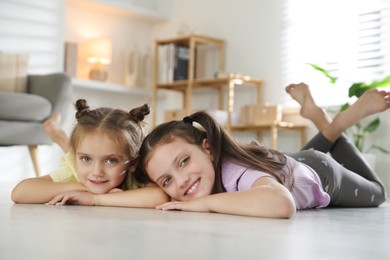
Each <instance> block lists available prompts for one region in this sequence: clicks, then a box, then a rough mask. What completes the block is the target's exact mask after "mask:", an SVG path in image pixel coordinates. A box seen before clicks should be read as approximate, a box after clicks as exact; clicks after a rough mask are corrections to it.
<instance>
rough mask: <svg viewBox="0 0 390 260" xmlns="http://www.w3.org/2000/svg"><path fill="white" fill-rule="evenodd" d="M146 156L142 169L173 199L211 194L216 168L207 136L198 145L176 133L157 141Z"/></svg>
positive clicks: (181, 199)
mask: <svg viewBox="0 0 390 260" xmlns="http://www.w3.org/2000/svg"><path fill="white" fill-rule="evenodd" d="M148 157H149V161H147V163H146V167H145V169H146V171H147V173H148V175H149V177H150V179H151V180H152V181H154V182H155V183H156V184H157V185H158V186H160V187H161V188H162V189H163V190H164V191H165V192H166V193H167V194H168V195H169V196H170V197H171V198H172V199H174V200H177V201H183V200H189V199H194V198H200V197H204V196H207V195H210V194H211V192H212V189H213V185H214V181H215V171H214V166H213V158H212V156H211V155H210V152H209V149H208V143H207V140H206V139H205V140H204V141H203V145H202V147H199V146H197V145H194V144H190V143H188V142H186V141H185V140H184V139H182V138H178V137H177V138H174V139H173V141H172V142H169V143H162V144H158V145H157V146H156V147H154V149H152V150H151V154H150V155H148Z"/></svg>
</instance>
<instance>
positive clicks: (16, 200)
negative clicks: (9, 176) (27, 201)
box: [11, 187, 22, 203]
mask: <svg viewBox="0 0 390 260" xmlns="http://www.w3.org/2000/svg"><path fill="white" fill-rule="evenodd" d="M21 199H22V196H20V195H19V192H18V189H17V187H15V188H14V189H13V190H12V192H11V200H12V201H13V202H14V203H22V200H21Z"/></svg>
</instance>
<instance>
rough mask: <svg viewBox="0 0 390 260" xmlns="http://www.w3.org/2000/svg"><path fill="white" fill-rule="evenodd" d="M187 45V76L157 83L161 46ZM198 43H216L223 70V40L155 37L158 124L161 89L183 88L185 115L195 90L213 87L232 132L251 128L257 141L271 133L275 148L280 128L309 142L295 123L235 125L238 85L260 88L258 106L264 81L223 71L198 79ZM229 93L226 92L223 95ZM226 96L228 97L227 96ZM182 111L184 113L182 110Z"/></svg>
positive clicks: (205, 37) (190, 108) (179, 89)
mask: <svg viewBox="0 0 390 260" xmlns="http://www.w3.org/2000/svg"><path fill="white" fill-rule="evenodd" d="M168 44H174V45H186V46H188V49H189V61H188V72H187V73H188V75H187V76H188V77H187V78H188V79H187V80H179V81H173V82H169V83H161V82H158V75H159V74H158V73H159V69H160V68H159V62H158V58H159V57H160V56H159V46H161V45H168ZM199 44H210V45H215V46H217V49H218V53H219V60H218V64H219V67H218V69H219V71H221V72H223V71H224V62H225V53H224V52H225V43H224V41H223V40H221V39H215V38H212V37H208V36H201V35H189V36H185V37H178V38H171V39H165V40H156V43H155V56H154V62H155V63H154V73H155V74H154V84H153V93H152V111H153V114H152V117H153V118H152V123H153V125H154V126H155V125H156V116H155V114H156V111H157V108H156V106H157V104H156V100H157V93H158V91H159V90H161V89H168V90H174V91H180V92H182V93H183V106H182V107H183V112H184V114H187V115H188V114H190V113H191V112H192V98H193V96H192V95H193V90H194V89H196V88H214V89H216V90H217V91H218V109H220V110H225V111H227V120H226V125H225V128H226V129H227V131H228V132H233V131H251V132H256V134H257V137H258V140H260V139H261V135H260V134H261V133H260V132H261V131H264V130H266V131H270V132H271V142H272V148H274V149H276V146H277V137H278V130H279V129H280V130H294V131H298V132H299V133H300V134H301V143H302V145H303V144H304V143H305V142H306V125H296V124H292V123H287V122H275V123H267V124H256V125H244V124H238V125H236V124H235V125H233V124H232V114H233V110H234V99H235V97H234V94H235V88H236V87H242V86H253V87H256V90H257V105H262V104H263V89H262V81H261V80H259V79H255V78H252V77H249V76H244V75H240V74H234V73H228V74H223V75H221V76H219V77H217V78H195V73H194V71H195V69H194V68H195V58H196V56H195V53H196V47H197V46H198V45H199ZM225 93H227V95H224V94H225ZM226 96H227V98H226ZM181 114H183V113H181Z"/></svg>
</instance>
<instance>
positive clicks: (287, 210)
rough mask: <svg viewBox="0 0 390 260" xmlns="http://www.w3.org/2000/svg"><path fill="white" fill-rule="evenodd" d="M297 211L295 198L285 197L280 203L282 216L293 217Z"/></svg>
mask: <svg viewBox="0 0 390 260" xmlns="http://www.w3.org/2000/svg"><path fill="white" fill-rule="evenodd" d="M296 212H297V208H296V205H295V202H294V199H293V198H291V197H287V198H285V199H284V200H283V201H282V203H281V205H280V212H279V213H280V216H279V217H280V218H292V217H294V215H295V213H296Z"/></svg>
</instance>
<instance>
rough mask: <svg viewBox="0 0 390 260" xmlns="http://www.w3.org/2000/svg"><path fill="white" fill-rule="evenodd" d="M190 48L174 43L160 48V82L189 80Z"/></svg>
mask: <svg viewBox="0 0 390 260" xmlns="http://www.w3.org/2000/svg"><path fill="white" fill-rule="evenodd" d="M189 55H190V53H189V48H188V46H185V45H175V44H173V43H170V44H164V45H160V46H158V68H159V69H158V82H159V83H171V82H173V81H175V80H186V79H188V62H189Z"/></svg>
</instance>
